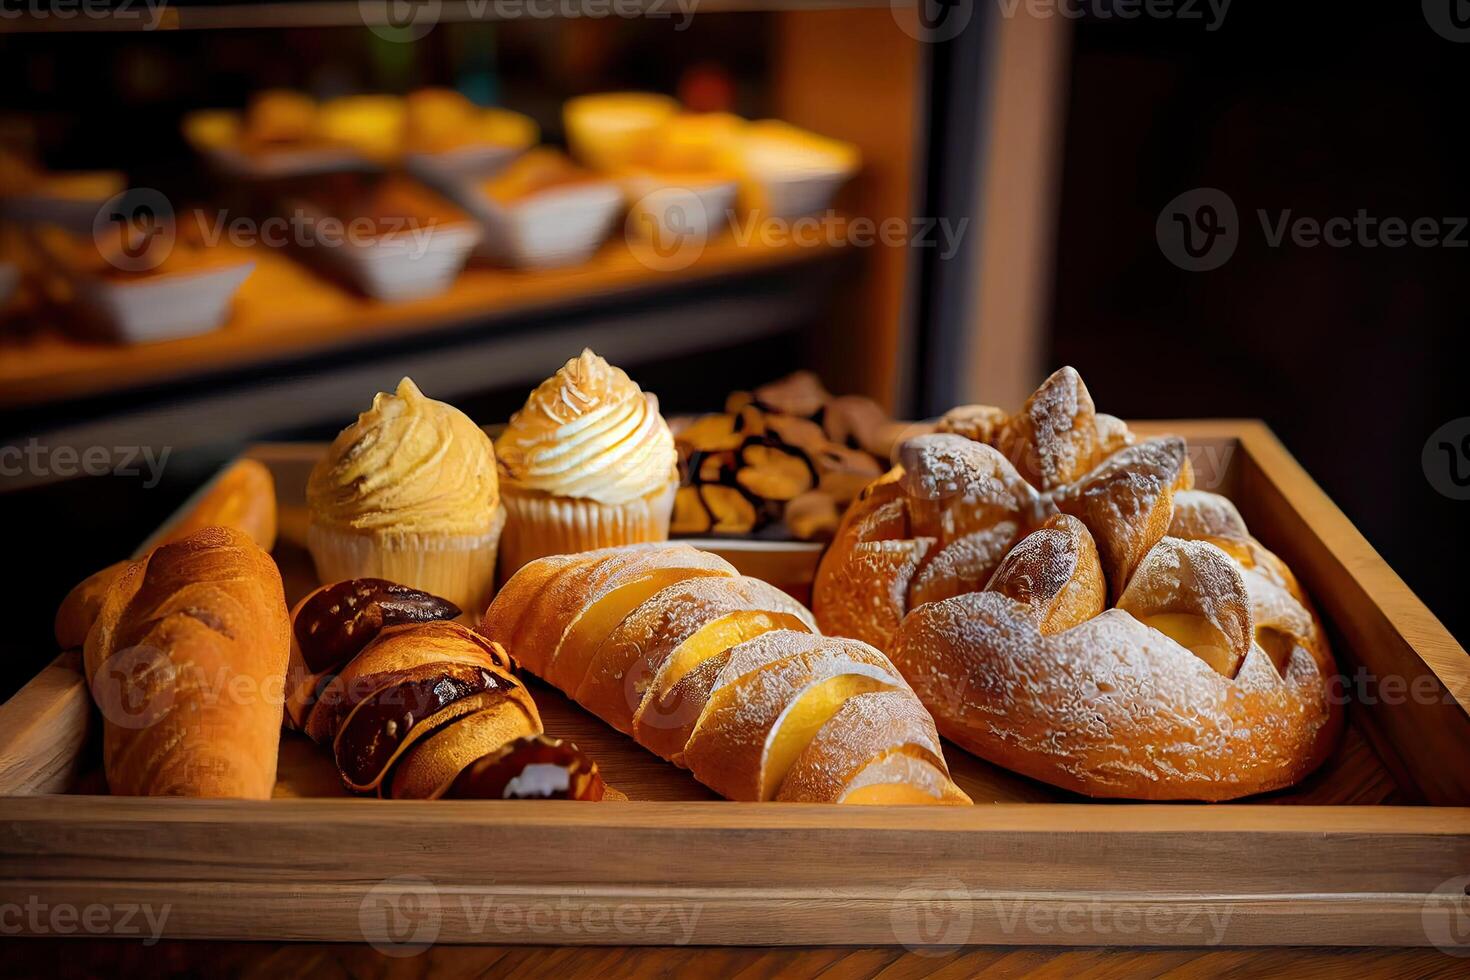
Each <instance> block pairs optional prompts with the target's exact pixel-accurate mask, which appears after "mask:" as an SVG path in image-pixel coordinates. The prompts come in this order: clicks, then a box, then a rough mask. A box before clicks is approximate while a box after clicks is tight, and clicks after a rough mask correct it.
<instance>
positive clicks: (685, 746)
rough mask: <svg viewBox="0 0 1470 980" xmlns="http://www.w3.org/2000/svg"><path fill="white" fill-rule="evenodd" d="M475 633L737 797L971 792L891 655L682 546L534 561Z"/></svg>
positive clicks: (851, 798) (895, 799)
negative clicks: (832, 633) (952, 769)
mask: <svg viewBox="0 0 1470 980" xmlns="http://www.w3.org/2000/svg"><path fill="white" fill-rule="evenodd" d="M480 632H481V633H483V634H484V635H485V636H486V637H492V638H495V639H496V640H498V641H500V642H502V643H504V644H505V645H506V646H507V647H508V648H509V649H510V650H512V651H513V652H514V653H515V656H516V657H517V659H519V660H520V661H521V662H522V663H523V664H525V665H526V666H527V668H528V669H530V670H531V671H533V672H534V673H536V674H538V675H539V676H541V677H543V678H545V679H546V680H548V681H550V682H551V683H553V684H555V685H556V686H557V687H559V688H561V689H562V690H563V691H565V692H566V693H568V694H569V695H571V696H573V697H575V698H576V699H577V701H579V702H580V703H581V704H582V705H583V706H584V707H586V708H587V709H588V710H589V711H591V712H592V713H594V714H596V715H597V716H598V717H600V718H602V719H603V720H604V721H606V722H608V723H609V724H610V725H612V726H613V727H615V728H617V729H618V730H619V731H622V732H625V733H628V734H631V735H632V736H633V737H634V738H635V739H636V740H637V741H638V742H639V743H640V744H642V745H643V746H644V747H645V748H648V749H650V750H652V751H654V752H656V753H658V754H659V755H661V756H663V757H664V758H665V759H668V760H669V761H670V762H673V763H675V764H677V765H681V766H684V767H686V768H688V769H689V770H690V771H691V772H692V773H693V774H694V776H695V778H697V779H699V780H700V781H701V782H703V783H704V784H705V785H707V786H709V787H710V788H712V789H714V790H715V791H716V792H718V793H720V794H722V795H724V796H726V797H729V798H730V799H735V800H792V801H801V802H842V803H967V802H969V799H968V797H966V796H965V795H964V793H963V792H961V791H960V789H959V788H958V787H957V786H955V784H954V783H953V782H952V781H951V779H950V778H949V770H948V768H947V766H946V765H945V762H944V756H943V753H942V751H941V749H940V745H939V738H938V735H937V733H936V732H935V730H934V723H933V721H932V720H931V719H930V718H929V715H928V713H927V712H926V711H925V710H924V708H923V706H922V705H921V704H920V703H919V701H918V699H917V698H916V697H915V696H914V694H913V692H912V691H911V690H910V689H909V686H908V684H907V683H905V682H904V680H903V678H902V677H901V676H900V675H899V673H898V671H897V670H896V669H895V668H894V666H893V665H892V664H891V663H890V662H889V661H888V659H887V658H886V657H885V656H884V655H883V654H882V653H880V652H879V651H877V650H875V649H874V648H872V647H871V646H868V645H867V644H865V643H861V642H857V641H854V640H847V639H841V638H836V637H824V636H821V635H820V634H818V633H817V632H816V629H815V625H814V623H813V622H812V619H811V615H810V613H808V612H807V610H806V609H804V608H802V606H801V605H800V604H798V603H797V602H796V601H794V600H793V599H791V598H790V597H788V596H786V595H785V594H784V593H782V592H780V591H778V590H776V589H774V588H772V587H771V586H769V585H767V584H765V583H764V582H760V581H758V580H756V579H751V578H745V577H742V576H740V575H739V574H738V573H737V572H736V571H735V569H734V568H733V567H732V566H731V565H729V563H727V562H725V561H724V560H723V559H721V558H718V557H716V556H714V555H710V554H707V553H705V552H701V551H697V550H695V549H694V548H691V547H689V546H687V545H667V546H657V545H644V546H633V547H628V548H610V549H605V550H602V551H592V552H585V553H582V554H578V555H562V556H555V557H549V558H542V559H539V560H537V561H533V562H531V563H529V564H527V565H526V566H524V567H523V568H521V570H520V571H519V572H517V573H516V574H515V576H514V577H512V578H511V580H510V581H509V582H507V583H506V585H505V587H504V588H503V589H502V590H501V592H500V594H499V595H498V596H497V597H496V599H495V601H494V602H493V603H492V604H491V606H490V608H489V610H487V612H486V613H485V617H484V620H483V621H482V622H481V624H480Z"/></svg>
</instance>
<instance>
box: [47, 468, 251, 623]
mask: <svg viewBox="0 0 1470 980" xmlns="http://www.w3.org/2000/svg"><path fill="white" fill-rule="evenodd" d="M216 526H217V527H232V528H234V529H235V530H237V531H243V532H244V533H245V534H247V535H249V536H250V537H251V539H252V540H254V541H255V543H256V544H258V545H260V547H261V548H262V549H263V550H265V551H270V550H271V548H273V547H274V546H275V541H276V491H275V481H274V480H272V479H271V472H270V470H268V469H266V468H265V465H264V464H263V463H260V462H259V461H257V460H253V459H240V460H236V461H235V462H234V463H232V464H230V466H229V467H227V468H226V469H225V470H224V471H223V472H222V473H221V474H220V475H219V477H218V478H217V479H216V480H215V481H214V483H213V484H211V485H210V486H209V487H208V489H206V490H205V492H204V493H203V495H201V496H200V498H199V500H198V501H196V502H195V503H194V505H193V506H192V507H190V508H189V509H188V510H187V511H186V512H185V513H184V514H182V515H181V516H180V517H179V518H178V520H177V521H175V522H174V523H173V524H171V525H169V526H168V527H166V528H164V529H163V531H162V533H161V534H159V535H158V537H157V538H156V539H155V540H154V541H152V542H151V545H152V546H153V547H157V546H158V545H160V544H167V543H168V542H170V541H179V540H182V539H183V538H186V537H188V536H189V535H191V534H193V533H194V532H196V531H199V530H202V529H203V528H206V527H216ZM127 564H128V563H127V561H120V562H117V563H115V564H112V565H109V566H107V567H106V568H104V569H102V570H101V571H100V572H94V573H92V574H91V575H89V576H87V578H85V579H83V580H82V581H81V582H80V583H79V584H78V585H77V586H76V587H74V588H73V589H72V590H71V591H70V592H69V593H67V595H66V598H65V599H63V600H62V602H61V606H60V607H59V608H58V609H57V610H56V623H55V630H56V642H57V644H58V645H59V646H60V647H61V649H63V650H74V649H77V648H79V647H81V645H82V644H83V643H85V642H86V640H87V631H88V630H90V629H91V628H92V623H93V622H94V621H96V619H97V610H98V609H99V608H100V607H101V605H102V597H103V595H104V594H106V592H107V589H108V587H109V586H111V585H112V583H113V582H114V581H115V580H116V579H117V576H118V574H119V573H120V572H121V571H122V570H123V568H124V566H126V565H127Z"/></svg>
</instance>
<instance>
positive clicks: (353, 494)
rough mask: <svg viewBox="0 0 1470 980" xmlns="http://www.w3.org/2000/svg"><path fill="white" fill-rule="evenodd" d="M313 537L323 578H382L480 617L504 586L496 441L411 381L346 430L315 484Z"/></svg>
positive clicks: (315, 472)
mask: <svg viewBox="0 0 1470 980" xmlns="http://www.w3.org/2000/svg"><path fill="white" fill-rule="evenodd" d="M306 500H307V505H308V507H309V508H310V511H311V527H310V529H309V531H308V533H307V543H308V546H309V547H310V549H311V556H312V559H313V560H314V561H315V562H316V569H317V575H318V576H319V577H320V578H321V580H322V582H323V583H330V582H339V581H342V580H344V579H350V578H361V577H372V578H383V579H387V580H389V581H391V582H397V583H399V584H401V585H407V586H410V587H412V588H415V589H422V590H423V591H425V592H429V593H432V594H433V595H436V596H439V597H441V598H444V599H448V600H449V601H450V602H452V603H454V604H455V605H457V606H459V608H460V609H461V610H463V611H464V612H466V613H469V614H471V615H478V614H479V613H480V612H482V611H483V610H484V608H485V606H486V605H488V604H489V601H490V597H491V593H492V591H493V589H494V584H495V556H496V548H497V546H498V544H499V541H500V532H501V529H502V528H503V527H504V526H505V509H504V508H503V507H502V506H501V505H500V488H499V478H498V476H497V474H496V470H495V446H494V444H493V443H492V442H491V441H490V437H489V436H487V435H485V433H484V431H483V430H481V429H480V427H479V426H477V425H475V423H474V422H472V421H470V418H469V416H467V415H465V414H464V413H463V412H461V411H460V410H459V409H457V408H455V407H453V406H452V405H446V404H445V403H444V402H439V401H434V400H433V399H432V398H426V397H425V396H424V394H423V392H421V391H419V389H418V386H416V385H415V384H414V383H413V382H412V381H410V380H409V379H408V378H404V379H403V380H402V381H400V382H399V383H398V391H397V392H396V393H394V394H391V395H390V394H387V393H385V392H379V393H378V394H377V395H376V396H375V397H374V398H373V407H372V408H370V409H369V410H368V411H366V412H363V413H362V414H361V415H359V416H358V417H357V421H356V422H354V423H353V424H352V425H349V426H348V427H347V428H345V429H343V430H342V432H341V433H340V434H339V435H338V436H337V438H336V440H335V441H334V442H333V443H332V445H331V448H330V449H328V450H327V455H326V457H325V458H323V459H322V460H321V461H320V462H319V463H317V465H316V467H315V468H313V469H312V471H311V479H310V481H309V482H308V483H307V487H306Z"/></svg>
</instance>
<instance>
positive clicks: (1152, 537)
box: [814, 369, 1341, 800]
mask: <svg viewBox="0 0 1470 980" xmlns="http://www.w3.org/2000/svg"><path fill="white" fill-rule="evenodd" d="M940 427H941V429H946V430H948V431H949V432H951V433H955V434H959V435H963V436H965V437H968V438H970V439H973V440H976V441H977V443H985V444H986V445H987V446H994V447H997V449H999V450H1000V453H1003V454H1004V458H1005V459H1006V460H1008V461H1009V462H1010V463H1013V464H1014V467H1015V470H1017V471H1019V474H1020V475H1024V476H1027V477H1028V478H1029V479H1030V480H1032V481H1034V482H1035V485H1036V486H1037V487H1039V488H1040V491H1041V492H1040V493H1038V494H1037V498H1036V506H1035V507H1034V509H1029V510H1028V508H1027V507H1025V506H1019V505H1018V504H1017V503H1016V502H1019V501H1023V500H1024V499H1025V497H1024V493H1021V492H1019V491H1013V492H1012V494H1011V497H1010V499H1011V500H1012V501H1013V503H1012V511H1011V513H1005V511H1004V508H1002V507H998V506H997V504H996V501H997V499H1000V497H1001V496H1003V495H1001V494H1000V492H999V491H997V490H992V491H991V493H990V494H989V495H987V494H985V493H979V492H976V491H974V490H972V489H970V488H972V487H981V486H993V483H995V482H998V483H999V484H1000V485H1001V486H1009V485H1010V483H1009V479H1008V476H1007V474H1006V472H1005V470H1004V469H1003V468H1001V467H998V466H997V465H996V464H995V462H994V460H993V459H992V458H989V457H986V456H985V454H984V453H982V452H979V451H970V452H968V453H962V452H961V451H959V450H958V449H956V448H954V447H951V446H937V447H936V446H934V445H933V444H932V443H927V444H926V442H925V440H924V439H922V438H921V439H916V440H913V441H911V442H910V443H908V449H907V453H906V456H905V467H904V472H898V471H895V473H894V474H890V475H889V477H886V478H885V479H884V481H880V482H879V483H876V484H874V485H873V486H871V487H869V489H868V490H867V491H865V493H864V495H863V496H862V497H861V498H860V499H859V500H858V501H857V502H856V503H855V504H854V505H853V507H852V508H850V509H849V511H848V513H847V514H846V515H845V516H844V518H843V522H842V525H841V526H840V527H839V530H838V533H837V537H836V539H835V540H834V543H833V546H832V548H831V549H830V550H829V551H828V554H827V555H826V556H825V557H824V559H823V563H822V566H821V568H820V570H819V573H818V577H817V582H816V586H815V595H814V604H815V609H816V611H817V615H818V621H819V622H820V623H821V624H822V626H823V628H824V629H827V630H829V631H836V632H842V633H845V634H847V635H855V636H862V637H865V638H869V639H872V640H873V641H874V642H879V643H889V644H890V645H888V646H886V647H885V649H888V650H890V651H891V652H892V655H893V659H894V662H895V664H896V665H897V666H898V667H899V668H900V670H901V671H902V672H903V673H904V676H905V677H906V678H907V679H908V680H909V682H910V683H911V684H912V685H913V688H914V690H915V691H916V692H917V693H918V695H919V697H920V698H921V700H923V702H924V703H925V705H926V706H927V707H928V708H929V709H930V710H931V711H932V712H933V713H934V716H935V719H936V721H937V722H938V725H939V730H940V731H941V732H943V733H944V734H945V735H946V736H947V737H948V738H950V739H952V740H954V741H956V742H958V743H959V744H961V745H963V746H965V747H966V748H968V749H970V750H971V751H973V752H976V753H977V754H979V755H982V756H984V757H985V758H987V759H989V760H991V761H992V762H996V763H998V764H1000V765H1003V766H1007V767H1008V768H1012V769H1015V770H1016V771H1018V772H1022V773H1025V774H1027V775H1030V776H1033V777H1035V778H1038V779H1042V780H1045V781H1047V782H1050V783H1053V784H1055V785H1058V786H1062V787H1065V788H1067V789H1072V790H1076V791H1078V792H1083V793H1089V794H1092V795H1097V796H1117V797H1134V798H1143V799H1205V800H1215V799H1232V798H1235V797H1239V796H1243V795H1248V794H1252V793H1258V792H1264V791H1267V790H1270V789H1275V788H1278V787H1281V786H1286V785H1290V784H1291V783H1293V782H1295V781H1297V780H1299V779H1301V778H1302V777H1303V776H1304V775H1306V774H1307V773H1308V772H1310V771H1311V770H1312V769H1313V768H1315V767H1316V766H1317V765H1319V764H1320V763H1321V761H1322V759H1323V758H1324V756H1325V754H1326V753H1327V751H1328V750H1329V749H1330V747H1331V745H1332V743H1333V741H1334V739H1335V737H1336V733H1337V731H1338V730H1339V728H1340V725H1341V717H1340V716H1341V712H1340V709H1339V706H1338V705H1337V704H1336V703H1335V702H1334V701H1333V699H1332V698H1331V697H1330V696H1329V690H1330V682H1331V678H1332V677H1333V675H1334V673H1335V667H1334V664H1333V660H1332V655H1331V653H1330V651H1329V650H1328V647H1327V642H1326V639H1325V636H1324V634H1323V632H1322V629H1321V625H1320V623H1318V621H1317V619H1316V616H1315V615H1314V614H1313V613H1312V611H1311V608H1310V606H1309V605H1308V604H1307V600H1306V597H1305V595H1304V594H1303V593H1302V591H1301V588H1300V586H1299V585H1298V584H1297V582H1296V579H1295V578H1294V576H1292V574H1291V572H1290V570H1289V569H1288V568H1287V567H1286V566H1285V565H1284V564H1283V563H1282V562H1281V560H1280V559H1279V558H1277V557H1276V556H1275V555H1273V554H1272V553H1271V552H1270V551H1268V550H1267V549H1266V548H1264V547H1263V546H1262V545H1261V544H1260V543H1259V542H1258V541H1256V540H1255V539H1254V538H1252V537H1251V536H1250V534H1249V531H1248V530H1247V529H1246V527H1245V523H1244V521H1242V520H1241V518H1240V514H1239V513H1238V512H1237V511H1236V509H1235V508H1234V506H1233V505H1232V504H1230V502H1229V501H1228V500H1226V499H1225V498H1223V497H1220V496H1218V495H1215V494H1210V493H1205V492H1202V491H1195V490H1193V489H1192V484H1193V472H1192V470H1191V468H1190V464H1189V457H1188V451H1187V447H1186V446H1185V443H1184V441H1183V440H1182V439H1179V438H1177V437H1163V438H1156V439H1149V440H1145V441H1142V442H1138V441H1136V440H1135V439H1134V438H1133V436H1132V434H1131V433H1130V432H1129V431H1128V429H1127V427H1126V426H1125V425H1123V423H1121V422H1119V421H1118V420H1117V419H1114V418H1112V417H1111V416H1106V415H1100V414H1098V413H1097V412H1096V411H1095V409H1094V406H1093V404H1092V399H1091V397H1090V396H1089V395H1088V393H1087V389H1086V387H1085V386H1084V385H1083V384H1082V382H1081V379H1080V378H1078V377H1077V376H1076V373H1075V372H1073V371H1071V370H1070V369H1063V371H1060V372H1058V373H1057V374H1055V375H1053V376H1052V377H1051V378H1049V379H1048V380H1047V382H1046V383H1045V384H1044V385H1043V386H1042V388H1041V389H1040V390H1038V392H1037V393H1036V394H1035V395H1033V396H1032V398H1031V399H1030V400H1029V401H1028V402H1027V405H1026V407H1025V408H1024V409H1023V410H1022V411H1021V412H1019V413H1017V414H1016V415H1014V416H1004V415H1002V414H1001V413H998V412H997V411H996V410H993V409H989V408H986V407H984V406H972V407H970V408H968V409H964V410H956V411H955V412H952V413H950V414H949V415H948V416H947V417H946V419H945V420H942V421H941V425H940ZM955 437H956V436H955V435H950V436H948V437H947V438H951V439H952V438H955ZM931 438H934V437H931ZM981 448H984V447H981ZM991 452H992V453H995V450H991ZM1000 453H995V454H996V455H1000ZM1020 475H1018V476H1017V477H1016V478H1015V479H1016V480H1017V481H1020ZM1021 482H1022V483H1023V484H1024V481H1021ZM956 501H958V502H959V503H958V504H956V503H954V502H956ZM1046 515H1050V516H1046ZM1006 521H1015V522H1016V523H1017V524H1018V525H1020V534H1019V535H1017V537H1018V540H1016V541H1015V543H1014V544H1011V543H1010V542H1009V541H1008V542H1006V544H1004V545H998V544H997V540H998V539H1005V538H1006V537H1007V534H1008V531H1009V528H1008V526H1007V524H1006V523H1005V522H1006ZM960 528H967V529H974V528H984V529H985V530H986V532H987V534H988V537H981V538H971V539H969V540H968V541H967V540H966V539H965V538H963V537H961V538H957V539H956V538H955V537H954V535H955V532H956V530H957V529H960ZM1028 531H1029V532H1030V533H1026V532H1028ZM969 533H970V534H971V535H973V534H975V531H974V530H971V531H970V532H969ZM924 535H927V536H928V537H929V538H931V539H934V540H935V541H936V542H937V544H936V545H929V546H928V548H927V550H926V554H925V557H924V558H923V560H922V562H921V563H920V564H919V565H918V566H917V569H915V568H914V567H912V563H911V562H890V563H889V564H888V565H887V567H883V566H881V565H880V564H878V563H877V562H875V561H874V560H873V556H874V555H875V554H877V553H880V551H883V550H886V551H894V550H901V549H903V548H905V547H908V548H914V549H916V550H917V547H918V545H919V543H920V542H923V541H924V540H925V539H924V537H923V536H924ZM946 538H949V539H950V541H954V540H959V541H966V543H967V546H968V548H969V552H970V553H969V554H965V553H964V552H963V550H962V552H961V555H953V554H950V552H949V551H947V550H946V548H949V549H953V547H954V545H953V544H952V543H949V542H947V541H946V540H945V539H946ZM996 552H1000V553H1003V554H1004V558H1003V560H1001V561H999V567H998V568H995V569H994V570H993V573H992V572H991V571H990V570H989V569H987V568H986V559H987V557H988V556H989V555H990V554H994V553H996ZM961 557H963V558H964V560H963V561H961V560H960V558H961ZM986 577H988V582H982V578H986ZM981 589H983V591H980V590H981ZM905 592H906V593H907V595H906V599H907V605H905V604H904V601H903V600H904V598H905V595H904V594H905ZM925 600H928V601H925ZM1110 600H1111V601H1112V602H1115V603H1116V605H1117V608H1113V609H1108V608H1106V607H1107V606H1108V604H1109V601H1110ZM904 765H905V766H908V765H910V764H909V763H907V762H905V763H904ZM859 795H861V794H859ZM875 795H881V794H875Z"/></svg>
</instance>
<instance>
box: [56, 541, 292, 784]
mask: <svg viewBox="0 0 1470 980" xmlns="http://www.w3.org/2000/svg"><path fill="white" fill-rule="evenodd" d="M289 649H290V636H289V620H288V617H287V613H286V603H285V598H284V594H283V591H282V586H281V575H280V572H279V571H278V570H277V569H276V565H275V562H273V561H272V560H271V558H270V556H269V555H268V554H266V553H265V552H264V551H263V550H261V548H260V547H259V546H258V545H257V544H256V543H255V542H254V541H253V540H252V539H251V538H250V537H249V536H248V535H246V534H245V533H243V532H240V531H235V530H232V529H229V528H221V527H211V528H206V529H204V530H202V531H198V532H196V533H194V534H192V535H190V536H188V537H185V538H184V539H182V540H180V541H176V542H171V543H169V544H165V545H162V546H160V547H159V548H156V549H155V550H154V551H153V552H152V553H151V554H149V555H148V556H147V557H145V558H143V559H140V560H138V561H136V562H131V563H129V564H128V565H127V566H126V567H124V568H123V569H121V570H120V571H119V572H118V574H117V576H116V578H115V579H114V581H113V583H112V585H111V587H110V588H109V589H108V591H107V593H106V594H105V596H104V598H103V601H102V602H101V604H100V608H99V610H98V615H97V620H96V622H95V624H94V625H93V628H92V629H91V631H90V632H89V633H88V636H87V641H86V650H85V654H86V655H85V663H86V672H87V678H88V681H89V683H90V684H91V687H92V692H93V696H94V698H95V699H96V700H97V703H98V706H99V708H101V710H102V716H103V761H104V766H105V769H106V772H107V782H108V786H109V788H110V789H111V791H112V792H113V793H114V794H117V795H135V796H136V795H141V796H204V797H242V798H247V799H265V798H268V797H269V796H270V795H271V789H272V787H273V786H274V785H275V772H276V750H277V746H278V743H279V740H280V728H281V691H282V685H283V684H284V678H285V671H286V659H287V655H288V651H289Z"/></svg>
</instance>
